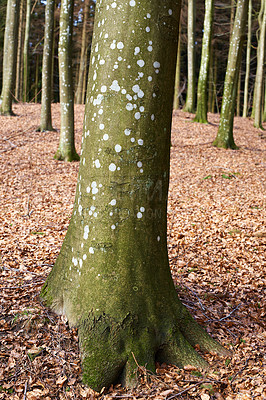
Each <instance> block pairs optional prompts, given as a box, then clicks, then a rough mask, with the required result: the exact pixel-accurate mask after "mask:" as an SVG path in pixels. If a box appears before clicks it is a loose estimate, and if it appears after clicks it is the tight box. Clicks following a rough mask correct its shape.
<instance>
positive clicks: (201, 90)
mask: <svg viewBox="0 0 266 400" xmlns="http://www.w3.org/2000/svg"><path fill="white" fill-rule="evenodd" d="M212 20H213V0H205V17H204V34H203V40H202V53H201V63H200V73H199V80H198V96H197V112H196V116H195V119H194V121H196V122H202V123H207V122H208V120H207V111H208V95H207V87H208V77H209V69H210V52H211V40H212Z"/></svg>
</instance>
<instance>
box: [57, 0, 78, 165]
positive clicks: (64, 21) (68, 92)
mask: <svg viewBox="0 0 266 400" xmlns="http://www.w3.org/2000/svg"><path fill="white" fill-rule="evenodd" d="M73 8H74V0H63V1H62V2H61V11H60V34H59V48H58V58H59V86H60V88H59V90H60V109H61V126H60V139H59V147H58V150H57V152H56V154H55V156H54V158H55V159H57V160H61V161H75V160H79V155H78V154H77V152H76V150H75V142H74V94H73V75H72V32H73Z"/></svg>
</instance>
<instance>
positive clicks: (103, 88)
mask: <svg viewBox="0 0 266 400" xmlns="http://www.w3.org/2000/svg"><path fill="white" fill-rule="evenodd" d="M106 90H107V87H106V86H105V85H103V86H102V87H101V92H102V93H105V92H106Z"/></svg>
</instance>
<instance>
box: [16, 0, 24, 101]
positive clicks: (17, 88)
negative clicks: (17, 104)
mask: <svg viewBox="0 0 266 400" xmlns="http://www.w3.org/2000/svg"><path fill="white" fill-rule="evenodd" d="M22 29H23V0H22V1H21V3H20V11H19V27H18V51H17V62H16V85H15V97H16V99H17V100H21V97H20V85H21V80H20V79H19V78H20V70H21V59H22V54H21V52H22V36H23V35H22Z"/></svg>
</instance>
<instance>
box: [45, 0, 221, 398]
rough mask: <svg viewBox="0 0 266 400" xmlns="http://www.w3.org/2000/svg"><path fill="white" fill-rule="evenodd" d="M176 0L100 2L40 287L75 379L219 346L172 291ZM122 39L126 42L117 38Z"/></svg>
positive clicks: (95, 383)
mask: <svg viewBox="0 0 266 400" xmlns="http://www.w3.org/2000/svg"><path fill="white" fill-rule="evenodd" d="M180 6H181V1H179V0H167V1H164V2H154V0H143V1H142V2H141V3H140V2H137V1H135V0H130V1H129V2H127V3H125V2H124V1H122V0H119V1H118V0H117V1H116V2H113V0H105V1H99V2H97V5H96V10H97V11H96V19H95V30H94V38H93V43H92V56H91V65H90V70H89V71H90V72H89V83H88V88H89V94H88V96H87V101H86V109H85V119H84V129H83V139H82V141H83V144H82V154H81V162H80V170H79V176H78V183H77V190H76V198H75V203H74V209H73V214H72V217H71V221H70V225H69V229H68V232H67V234H66V237H65V240H64V243H63V245H62V248H61V251H60V254H59V256H58V258H57V260H56V264H55V266H54V268H53V269H52V271H51V273H50V275H49V277H48V279H47V281H46V283H45V285H44V287H43V289H42V293H41V296H42V298H43V299H44V300H45V301H46V303H47V304H48V305H49V306H50V307H52V308H53V309H54V310H55V311H56V312H58V313H59V314H64V315H65V316H66V317H67V319H68V321H69V323H70V324H71V325H76V326H77V327H78V332H79V340H80V348H81V354H82V365H83V380H84V382H85V383H86V384H88V385H89V386H91V387H92V388H94V389H96V390H100V389H101V388H102V387H103V386H105V387H107V386H109V385H110V384H112V383H114V382H118V381H120V382H122V383H123V384H124V385H127V386H133V385H135V384H136V370H137V365H136V361H137V363H138V364H139V365H142V366H146V367H147V368H148V369H150V370H153V371H154V370H155V360H156V359H158V360H160V361H166V362H170V363H173V364H177V365H179V366H183V365H185V364H194V365H199V366H201V367H205V366H206V362H205V361H204V360H203V359H202V358H201V357H200V356H199V355H198V354H197V352H196V351H195V350H194V349H193V346H194V345H196V344H199V345H200V347H201V348H202V350H216V351H219V352H225V350H224V349H223V347H221V346H220V345H219V344H217V343H216V342H215V341H213V340H212V339H211V338H210V337H209V336H208V335H207V333H206V332H205V331H204V330H203V329H202V328H201V327H200V326H199V325H198V324H197V323H196V322H195V321H194V320H193V319H192V317H191V316H190V315H189V313H188V312H187V310H186V308H185V307H184V306H183V305H182V304H181V302H180V300H179V299H178V296H177V293H176V290H175V287H174V284H173V281H172V278H171V273H170V269H169V262H168V255H167V220H166V219H167V194H168V184H169V164H170V134H171V119H172V118H171V115H172V104H173V90H174V78H175V62H176V50H177V40H178V22H179V14H180ZM124 38H126V39H124Z"/></svg>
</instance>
